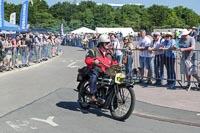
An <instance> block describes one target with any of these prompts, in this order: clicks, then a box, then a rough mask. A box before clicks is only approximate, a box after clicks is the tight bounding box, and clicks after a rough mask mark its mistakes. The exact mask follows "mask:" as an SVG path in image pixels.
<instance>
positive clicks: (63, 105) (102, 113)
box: [56, 101, 112, 119]
mask: <svg viewBox="0 0 200 133" xmlns="http://www.w3.org/2000/svg"><path fill="white" fill-rule="evenodd" d="M56 106H57V107H60V108H64V109H68V110H72V111H78V112H82V113H83V114H88V113H91V114H96V115H97V116H99V117H101V116H103V117H107V118H110V119H112V116H111V115H108V114H106V113H107V112H108V111H107V110H102V109H99V108H92V107H90V109H88V110H84V109H81V108H80V106H79V104H78V102H70V101H69V102H67V101H60V102H59V103H57V104H56Z"/></svg>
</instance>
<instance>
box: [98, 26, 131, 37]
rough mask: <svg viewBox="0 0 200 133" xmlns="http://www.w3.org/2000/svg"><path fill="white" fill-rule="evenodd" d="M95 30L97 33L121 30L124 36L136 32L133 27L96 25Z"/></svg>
mask: <svg viewBox="0 0 200 133" xmlns="http://www.w3.org/2000/svg"><path fill="white" fill-rule="evenodd" d="M95 31H96V32H97V33H100V34H102V33H111V32H114V33H117V32H121V33H122V34H123V36H127V35H128V34H134V31H133V29H132V28H130V27H126V28H103V27H96V29H95Z"/></svg>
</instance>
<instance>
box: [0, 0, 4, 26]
mask: <svg viewBox="0 0 200 133" xmlns="http://www.w3.org/2000/svg"><path fill="white" fill-rule="evenodd" d="M0 7H1V9H0V29H1V28H3V27H4V0H0Z"/></svg>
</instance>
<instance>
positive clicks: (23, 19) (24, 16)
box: [20, 0, 29, 31]
mask: <svg viewBox="0 0 200 133" xmlns="http://www.w3.org/2000/svg"><path fill="white" fill-rule="evenodd" d="M28 4H29V2H28V0H26V1H25V2H24V3H23V4H22V8H21V13H20V30H21V31H27V24H28Z"/></svg>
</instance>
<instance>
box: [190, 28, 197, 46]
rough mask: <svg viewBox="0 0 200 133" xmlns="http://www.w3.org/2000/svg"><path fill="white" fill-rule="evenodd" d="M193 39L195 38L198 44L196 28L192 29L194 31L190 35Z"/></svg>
mask: <svg viewBox="0 0 200 133" xmlns="http://www.w3.org/2000/svg"><path fill="white" fill-rule="evenodd" d="M189 35H190V36H191V37H194V40H195V42H197V31H196V27H194V26H193V27H192V31H191V32H190V34H189Z"/></svg>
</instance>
